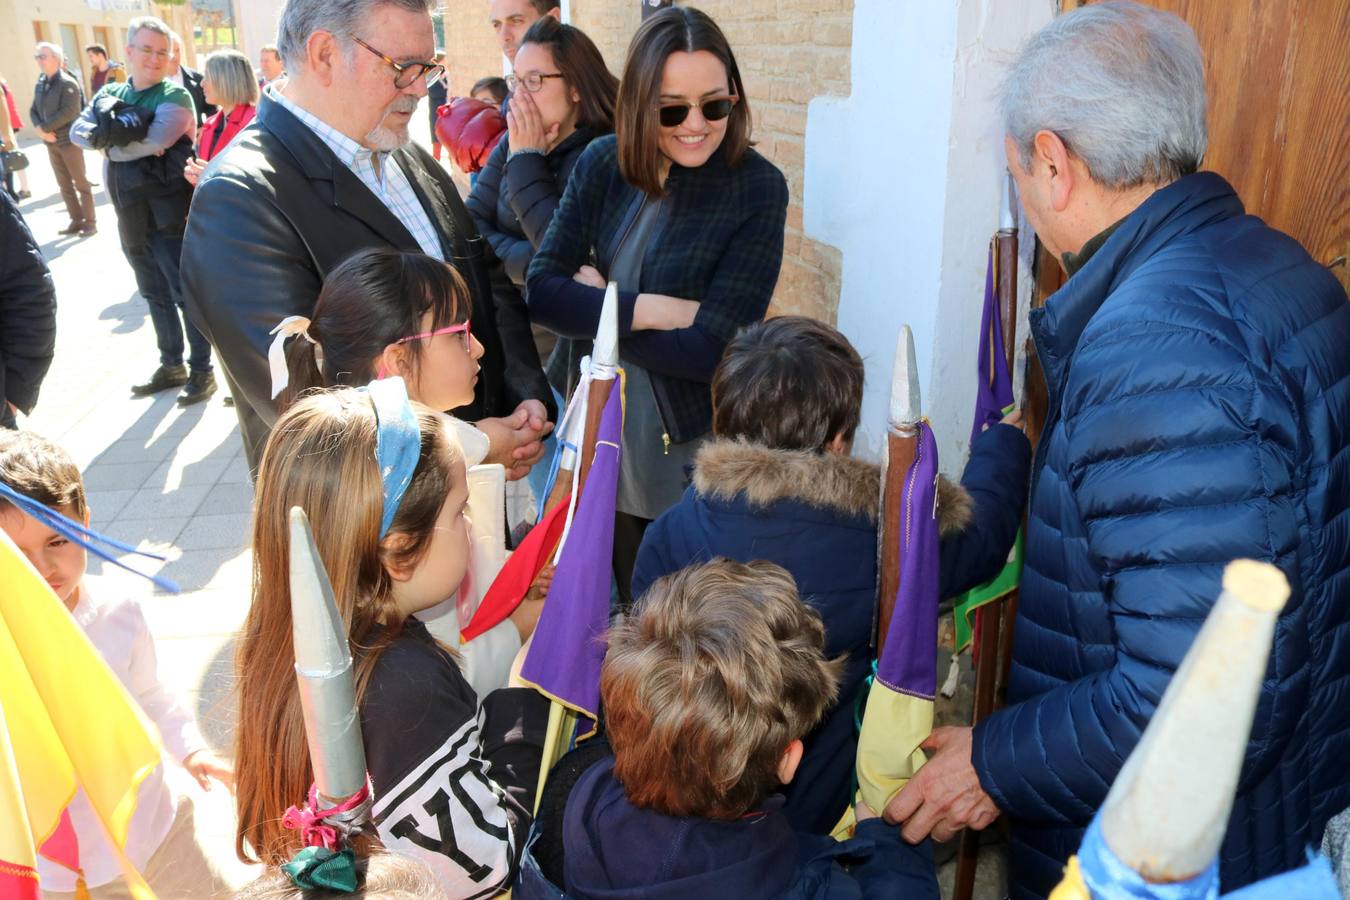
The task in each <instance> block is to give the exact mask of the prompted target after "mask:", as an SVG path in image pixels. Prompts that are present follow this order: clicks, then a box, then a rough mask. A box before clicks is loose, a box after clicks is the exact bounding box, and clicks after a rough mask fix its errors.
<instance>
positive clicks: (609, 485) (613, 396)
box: [521, 381, 623, 735]
mask: <svg viewBox="0 0 1350 900" xmlns="http://www.w3.org/2000/svg"><path fill="white" fill-rule="evenodd" d="M622 437H623V387H622V382H621V381H619V382H616V383H615V385H614V390H612V391H611V392H610V395H609V400H608V401H607V402H606V403H605V411H604V413H603V414H602V415H601V417H600V428H599V431H598V432H597V433H596V439H595V461H594V462H593V463H592V464H591V470H590V474H589V476H588V477H587V479H586V489H585V490H584V491H582V493H581V500H580V501H579V502H578V504H577V511H576V516H575V518H573V520H572V528H571V531H570V532H568V536H567V543H566V544H565V545H564V546H563V551H562V557H561V558H560V559H559V560H558V568H557V571H556V572H555V573H554V575H553V585H552V587H550V588H549V591H548V600H547V602H545V603H544V611H543V613H542V614H541V615H540V616H539V624H538V625H537V626H536V627H535V630H534V641H533V643H532V644H531V645H530V652H529V654H528V655H527V656H526V657H525V665H524V666H522V667H521V675H522V676H523V677H524V679H525V680H526V681H528V682H530V683H531V684H533V685H535V686H536V687H538V688H539V690H540V691H542V692H543V693H545V694H547V695H548V696H549V697H552V698H553V699H554V700H557V701H558V702H559V703H562V704H563V705H564V706H567V707H570V708H572V709H574V710H576V711H577V712H578V713H580V714H581V715H584V716H587V717H589V718H590V719H592V720H594V719H595V718H596V713H597V711H598V710H599V709H600V664H601V663H602V662H603V661H604V658H605V643H604V638H605V631H606V629H607V628H608V625H609V584H610V569H611V565H612V563H613V556H614V502H615V497H616V495H617V493H618V485H619V445H620V443H621V441H622ZM578 730H579V732H580V733H581V734H582V735H585V734H586V733H588V732H590V731H593V730H594V721H592V723H591V724H590V726H589V727H587V726H586V725H582V726H581V728H579V729H578Z"/></svg>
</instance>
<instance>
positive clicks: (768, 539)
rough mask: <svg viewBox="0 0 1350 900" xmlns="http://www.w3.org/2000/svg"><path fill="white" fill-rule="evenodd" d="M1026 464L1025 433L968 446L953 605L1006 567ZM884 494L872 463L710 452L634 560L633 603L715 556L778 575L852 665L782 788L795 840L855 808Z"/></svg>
mask: <svg viewBox="0 0 1350 900" xmlns="http://www.w3.org/2000/svg"><path fill="white" fill-rule="evenodd" d="M1030 465H1031V446H1030V444H1029V443H1028V442H1027V439H1026V436H1025V435H1024V434H1022V432H1020V431H1018V430H1017V429H1016V428H1013V427H1012V426H1010V425H995V426H994V427H993V428H990V429H989V430H988V431H986V432H984V433H983V434H981V435H980V436H979V438H977V439H976V441H975V444H974V446H973V447H972V448H971V455H970V462H969V463H968V464H967V465H966V470H965V473H964V474H963V476H962V479H961V485H962V487H963V488H965V490H964V491H962V490H961V489H960V488H957V487H955V486H954V485H949V484H947V482H946V481H945V480H944V481H943V482H942V483H941V484H940V486H939V487H940V489H939V491H938V516H939V519H940V520H941V523H942V530H943V535H944V536H943V540H942V545H941V553H940V556H941V588H940V589H941V591H942V595H943V596H944V597H950V596H953V595H955V594H959V593H961V592H963V591H965V590H968V589H970V588H972V587H974V586H975V585H978V584H981V583H982V582H985V581H988V580H989V579H990V578H992V577H993V576H994V575H995V574H997V572H998V570H999V568H1000V567H1001V566H1002V565H1003V563H1004V561H1005V560H1006V559H1007V557H1008V550H1009V548H1010V547H1012V543H1013V538H1014V537H1015V536H1016V534H1017V526H1018V524H1019V523H1020V522H1021V518H1022V506H1023V502H1024V500H1025V498H1026V492H1027V473H1028V470H1029V468H1030ZM880 495H881V470H880V468H879V467H878V466H877V465H875V464H874V463H869V462H866V461H864V460H860V459H853V458H851V457H846V456H836V455H833V454H818V453H810V452H802V451H785V450H773V449H770V448H767V447H763V446H758V445H755V444H748V443H738V442H735V441H712V442H710V443H708V444H705V445H704V446H703V447H702V448H701V449H700V450H699V455H698V458H697V463H696V467H695V470H694V484H693V486H692V487H690V488H689V489H688V490H687V491H686V492H685V495H684V497H683V499H681V500H680V502H679V503H678V504H676V505H675V506H673V507H671V508H670V509H669V510H667V511H666V512H665V513H664V514H662V515H661V517H660V518H658V519H657V520H656V521H655V522H653V523H652V524H651V526H650V527H649V528H648V529H647V532H646V534H645V535H644V537H643V539H642V547H641V549H640V550H639V551H638V556H637V563H636V567H635V569H634V572H633V596H634V597H640V596H641V595H642V594H643V593H645V592H646V590H647V588H648V587H650V586H651V584H652V582H653V581H655V580H656V579H657V578H660V577H661V576H663V575H668V574H670V573H671V572H675V571H677V570H679V569H682V568H684V567H685V566H687V565H690V564H692V563H698V562H706V561H707V560H709V559H712V558H713V557H715V556H726V557H730V558H731V559H735V560H739V561H740V562H750V561H751V560H756V559H764V560H768V561H770V562H774V563H777V564H778V565H780V566H783V567H784V568H786V569H787V570H788V571H789V572H791V573H792V576H793V578H794V579H795V580H796V582H797V589H798V590H799V591H800V592H801V595H802V599H803V600H805V601H806V602H807V603H808V604H810V605H811V607H812V608H814V609H815V610H816V611H817V612H818V613H820V617H821V620H822V621H823V622H824V623H825V642H826V646H825V650H826V653H827V655H829V656H831V657H834V656H839V655H845V656H846V657H847V661H846V663H845V667H844V673H843V677H842V679H841V680H840V685H839V700H838V702H837V703H836V704H835V706H834V707H833V708H831V709H830V710H829V711H827V712H826V713H825V717H824V718H823V719H822V720H821V722H820V724H819V725H818V726H816V728H815V729H814V730H813V731H812V732H811V733H810V734H809V735H807V736H806V739H805V744H806V752H805V754H804V755H803V756H802V761H801V766H800V768H799V769H798V773H797V778H796V779H794V780H793V782H792V784H790V785H788V786H787V789H786V790H785V791H784V793H785V794H786V795H787V807H786V809H785V810H784V811H785V812H786V814H787V817H788V821H789V822H790V823H791V824H792V827H793V828H795V829H797V830H799V831H809V832H814V833H817V834H823V833H826V832H828V831H829V830H830V829H831V828H833V827H834V825H835V823H837V822H838V821H839V816H840V815H841V814H842V813H843V811H844V809H845V808H846V807H847V806H848V804H849V802H850V800H851V787H852V783H853V769H854V758H855V757H856V756H857V748H858V736H857V732H856V730H855V728H854V725H853V714H854V703H855V701H856V700H857V697H858V691H859V689H860V687H861V685H862V682H863V679H864V678H865V677H866V676H867V673H868V671H870V669H871V641H872V619H873V615H874V611H875V609H876V594H877V525H876V509H877V498H878V497H879V496H880Z"/></svg>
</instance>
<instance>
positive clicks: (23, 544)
mask: <svg viewBox="0 0 1350 900" xmlns="http://www.w3.org/2000/svg"><path fill="white" fill-rule="evenodd" d="M0 481H2V482H4V483H5V484H6V485H8V486H9V487H11V488H13V489H14V490H15V491H17V492H19V493H21V494H24V495H25V496H27V497H29V498H31V499H33V500H36V501H37V502H39V503H42V504H43V505H45V506H48V507H50V508H52V509H54V510H56V511H57V512H59V513H61V514H62V515H65V516H66V517H68V518H71V519H74V520H76V521H82V522H84V523H85V524H88V522H89V508H88V504H87V503H86V500H85V495H84V482H83V481H82V480H81V478H80V472H79V469H77V468H76V467H75V464H74V462H73V461H72V460H71V459H70V456H69V455H68V454H67V453H66V452H65V451H64V450H62V449H61V448H60V447H58V446H57V445H55V444H53V443H51V442H50V441H47V440H45V439H43V438H40V437H38V436H37V435H34V434H32V433H30V432H0ZM0 529H4V531H5V533H6V534H8V535H9V537H10V538H11V539H12V540H13V541H14V543H15V544H16V545H17V546H18V548H19V549H20V550H21V551H22V552H23V554H24V556H26V557H27V558H28V560H29V562H31V563H32V564H33V567H34V568H36V569H37V571H38V573H39V574H40V575H42V577H43V578H44V579H46V581H47V584H48V585H49V586H50V587H51V589H52V591H53V592H54V593H55V594H56V596H57V597H58V598H60V600H61V602H62V603H64V604H65V606H66V608H67V609H68V610H70V612H71V615H72V616H74V618H75V621H76V622H77V623H79V625H80V627H81V628H83V629H84V633H85V635H86V636H88V638H89V640H90V642H91V643H92V644H93V645H94V647H95V648H96V649H97V650H98V652H99V653H100V654H101V655H102V656H103V659H104V661H105V662H107V664H108V667H109V668H110V669H112V670H113V672H115V673H116V674H117V677H118V678H120V679H121V681H122V684H123V685H124V686H125V687H126V689H127V692H128V693H130V694H131V696H133V697H134V698H136V701H137V702H138V703H140V705H141V709H142V710H143V711H144V712H145V714H146V716H147V717H148V718H149V719H150V720H151V721H152V722H154V723H155V725H156V726H157V727H158V728H159V732H160V737H161V739H162V741H163V743H164V748H165V751H166V752H167V753H168V754H169V756H170V757H172V758H173V759H174V760H176V761H179V762H181V764H182V766H183V768H184V769H186V770H187V771H188V772H189V774H191V775H192V776H193V777H194V778H195V779H196V780H197V782H198V784H200V785H201V786H202V787H203V788H205V789H208V790H209V789H210V786H211V780H212V779H215V780H216V781H219V782H221V783H222V784H224V785H226V786H227V787H228V786H233V782H234V772H233V770H232V769H231V768H230V765H229V764H228V763H226V762H224V761H223V760H221V759H219V758H217V757H216V756H215V754H213V753H211V751H210V750H208V749H207V747H206V742H205V741H203V740H202V736H201V733H200V732H199V731H198V730H197V724H196V722H195V721H194V720H193V717H192V713H191V712H189V711H188V710H187V709H186V708H185V707H184V706H183V705H182V703H181V702H180V701H179V699H178V697H176V696H175V695H174V694H173V693H172V692H171V691H169V690H168V689H167V688H166V687H165V686H164V685H163V684H162V683H161V682H160V680H159V676H158V673H157V671H156V662H155V642H154V638H153V637H152V636H151V634H150V629H149V627H148V626H147V625H146V621H145V616H144V614H143V613H142V612H141V608H140V606H139V605H138V604H137V603H136V601H134V600H129V599H115V598H107V597H96V596H94V594H93V592H92V591H90V589H89V586H88V585H87V584H86V582H85V578H84V574H85V564H86V556H85V550H84V548H83V547H81V546H80V545H79V544H76V543H74V542H72V541H69V540H67V539H66V538H64V537H63V536H61V535H60V534H57V533H56V532H54V531H52V530H51V529H50V528H48V527H47V526H46V525H44V524H42V523H41V522H39V521H38V520H36V519H34V518H31V517H30V516H28V515H27V514H25V513H23V512H21V511H19V510H18V509H15V508H14V507H13V506H12V505H10V504H9V503H6V502H5V501H3V500H0ZM137 797H138V802H137V805H136V813H135V815H134V816H133V817H132V820H131V826H130V829H129V830H128V835H127V848H126V849H127V858H128V859H129V860H130V861H131V863H132V864H133V865H134V866H136V868H137V870H138V871H140V873H141V875H142V876H143V877H144V878H145V879H146V882H147V883H148V884H149V885H150V887H151V889H152V890H154V891H155V893H156V894H158V895H159V896H161V897H183V896H194V897H197V896H203V897H204V896H212V895H213V894H216V893H222V892H224V891H225V890H226V887H225V885H224V882H222V881H221V880H220V878H219V876H218V875H217V874H216V873H215V872H214V870H213V869H212V868H211V867H210V865H209V863H208V862H207V860H206V857H205V855H204V854H203V853H202V851H201V849H200V847H198V846H197V842H196V838H195V835H194V825H193V817H192V816H193V813H192V810H193V805H192V799H191V798H190V797H188V796H179V795H178V793H177V792H176V791H174V790H173V788H172V786H171V785H170V783H169V782H168V780H167V779H166V778H165V772H164V767H163V766H162V765H161V766H159V767H157V768H156V769H155V770H154V771H153V772H152V773H151V774H150V775H149V776H147V777H146V779H145V780H144V781H143V782H142V783H141V787H140V790H139V792H138V794H137ZM67 812H68V813H69V816H70V822H71V826H72V827H73V829H74V832H75V836H76V838H77V840H78V842H79V857H80V868H81V872H80V873H76V872H73V871H71V870H70V869H67V868H65V867H64V866H61V865H59V864H57V863H55V862H53V861H51V860H48V859H46V858H45V857H42V856H39V857H38V875H39V879H40V884H41V888H42V892H43V896H44V897H54V898H59V897H65V896H71V897H74V896H75V895H76V890H77V888H78V886H79V881H80V880H83V881H84V883H85V886H86V887H87V889H88V891H89V895H90V897H91V898H111V897H124V896H129V894H128V893H127V888H126V885H125V882H124V881H123V880H122V868H121V865H120V863H119V861H118V858H117V854H116V851H115V849H114V848H113V847H112V845H111V844H109V843H108V840H107V838H106V837H105V835H104V832H103V829H102V826H101V825H100V824H99V822H98V819H97V817H96V814H95V813H94V810H93V808H92V807H91V806H90V805H89V802H88V800H87V799H86V797H85V795H84V792H83V791H79V792H77V793H76V795H75V799H74V800H72V801H71V803H70V806H69V807H67Z"/></svg>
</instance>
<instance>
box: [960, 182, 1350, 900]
mask: <svg viewBox="0 0 1350 900" xmlns="http://www.w3.org/2000/svg"><path fill="white" fill-rule="evenodd" d="M1031 331H1032V335H1033V336H1034V337H1035V339H1036V350H1037V355H1038V357H1039V358H1040V360H1041V365H1042V366H1043V367H1044V370H1045V381H1046V386H1047V387H1048V389H1049V394H1050V409H1049V416H1048V419H1047V422H1046V425H1045V429H1044V430H1043V431H1042V433H1041V440H1040V446H1039V448H1038V450H1037V458H1036V465H1035V469H1034V471H1033V474H1032V489H1031V505H1030V508H1029V512H1028V516H1027V534H1026V568H1025V570H1024V572H1023V575H1022V592H1021V599H1020V601H1019V603H1018V608H1017V625H1016V631H1015V632H1014V634H1015V636H1016V637H1015V643H1014V646H1013V659H1012V669H1011V673H1010V675H1009V677H1008V705H1007V706H1006V707H1005V708H1004V709H1002V710H1000V711H998V712H996V713H994V714H993V715H992V716H990V717H989V718H987V719H985V720H984V721H983V722H981V723H980V724H979V725H977V726H975V735H974V745H973V749H972V754H971V760H972V762H973V763H974V766H975V769H976V771H977V772H978V773H979V776H980V783H981V784H982V785H983V786H984V789H985V790H986V791H988V792H989V794H990V796H991V797H993V799H994V801H995V802H996V803H997V804H998V805H999V808H1001V809H1002V810H1003V811H1004V812H1005V813H1006V814H1008V816H1009V817H1010V818H1011V820H1012V834H1011V841H1010V845H1009V851H1008V865H1009V870H1010V879H1011V885H1010V887H1011V893H1012V896H1013V897H1014V898H1019V900H1020V898H1031V897H1042V896H1045V894H1046V892H1048V891H1049V890H1050V889H1051V888H1052V887H1054V885H1055V884H1056V883H1057V882H1058V881H1059V879H1060V877H1061V874H1062V867H1063V865H1064V863H1065V861H1066V860H1067V859H1068V858H1069V856H1070V854H1072V853H1074V852H1076V851H1077V848H1078V844H1079V841H1080V840H1081V838H1082V834H1083V829H1084V828H1085V827H1086V826H1087V825H1088V823H1089V821H1090V820H1091V819H1092V816H1093V813H1094V812H1095V811H1096V810H1097V809H1098V808H1099V807H1100V806H1101V804H1102V801H1103V800H1105V798H1106V794H1107V791H1108V790H1109V789H1110V787H1111V782H1112V780H1113V779H1114V778H1115V777H1116V775H1117V773H1118V772H1119V771H1120V767H1121V766H1122V765H1123V764H1124V762H1125V759H1126V758H1127V757H1128V756H1129V755H1130V752H1131V751H1132V750H1133V749H1134V748H1135V745H1136V744H1137V743H1138V741H1139V738H1140V735H1141V734H1142V733H1143V730H1144V727H1145V726H1146V725H1147V724H1148V722H1149V719H1150V718H1152V716H1153V713H1154V711H1155V709H1156V708H1157V705H1158V702H1159V701H1160V700H1161V698H1162V695H1163V691H1164V690H1166V688H1167V685H1168V683H1169V681H1170V680H1171V677H1172V673H1173V672H1174V671H1176V668H1177V666H1178V665H1179V664H1180V662H1181V659H1182V657H1184V656H1185V654H1186V651H1187V650H1188V649H1189V648H1190V646H1191V643H1192V641H1194V639H1195V635H1196V632H1197V631H1198V630H1199V629H1200V626H1201V624H1202V623H1203V622H1204V620H1205V616H1206V615H1207V614H1208V613H1209V611H1210V609H1211V608H1212V607H1213V605H1214V601H1215V599H1216V598H1217V597H1218V596H1219V590H1220V578H1221V575H1222V572H1223V567H1224V565H1225V564H1226V563H1227V562H1228V561H1229V560H1232V559H1236V558H1239V557H1248V558H1252V559H1260V560H1265V561H1267V562H1270V563H1273V564H1274V565H1276V566H1278V567H1279V568H1280V569H1282V570H1283V571H1284V573H1285V574H1286V575H1287V576H1288V578H1289V584H1290V587H1291V588H1292V593H1291V595H1290V597H1289V602H1288V603H1287V604H1286V605H1285V607H1284V610H1283V611H1282V612H1281V614H1280V618H1279V622H1278V623H1277V625H1276V628H1275V639H1274V647H1273V649H1272V651H1271V658H1270V664H1269V669H1268V671H1267V674H1266V677H1265V680H1264V681H1263V682H1262V685H1261V698H1260V703H1259V704H1258V706H1257V709H1256V718H1255V722H1254V723H1253V725H1252V731H1251V741H1250V743H1249V744H1248V746H1247V754H1246V760H1245V763H1244V766H1243V770H1242V775H1241V777H1240V778H1239V781H1238V786H1237V797H1236V801H1235V802H1234V805H1233V812H1232V815H1231V818H1230V819H1229V822H1228V830H1227V833H1226V835H1225V837H1224V842H1223V847H1222V849H1221V851H1220V856H1219V865H1220V879H1221V882H1222V887H1223V891H1224V892H1225V893H1227V892H1229V891H1233V890H1236V889H1237V888H1240V887H1242V886H1243V885H1245V884H1247V883H1249V882H1253V881H1257V880H1260V879H1263V878H1265V877H1267V876H1270V875H1274V874H1276V873H1278V872H1281V871H1284V870H1287V869H1292V868H1296V867H1298V866H1301V865H1303V863H1304V862H1306V859H1307V857H1306V855H1305V854H1306V852H1307V848H1308V847H1309V846H1317V844H1318V842H1319V841H1320V840H1321V835H1322V828H1323V826H1324V825H1325V824H1326V822H1327V820H1328V819H1329V818H1330V817H1331V816H1333V815H1335V814H1336V813H1338V812H1340V811H1341V810H1342V809H1344V808H1345V807H1346V806H1350V765H1347V763H1346V760H1347V759H1350V702H1347V688H1348V687H1350V488H1348V487H1347V486H1348V485H1350V304H1347V303H1346V297H1345V291H1344V290H1343V289H1342V288H1341V286H1340V285H1339V284H1337V282H1336V278H1335V277H1334V276H1333V275H1332V274H1331V273H1330V272H1328V271H1327V270H1326V268H1325V267H1323V266H1322V265H1320V264H1318V263H1317V261H1316V260H1313V259H1311V258H1310V257H1309V256H1308V254H1307V252H1305V251H1304V249H1303V248H1302V247H1300V246H1299V245H1298V243H1297V242H1295V241H1294V240H1293V239H1292V238H1290V237H1288V236H1287V235H1283V234H1280V233H1279V232H1277V231H1274V230H1273V229H1271V228H1268V227H1266V225H1265V224H1264V223H1263V222H1261V220H1260V219H1257V218H1256V217H1254V216H1248V215H1245V214H1244V212H1243V208H1242V202H1241V201H1240V200H1239V199H1238V197H1237V195H1236V194H1235V193H1234V192H1233V189H1232V188H1231V187H1230V186H1229V185H1228V184H1227V182H1225V181H1224V180H1223V179H1222V178H1220V177H1219V176H1218V175H1215V174H1213V173H1212V172H1201V173H1199V174H1196V175H1190V176H1187V177H1185V178H1182V179H1180V180H1178V181H1176V182H1174V183H1172V184H1170V185H1168V186H1167V187H1164V188H1161V189H1159V190H1158V191H1156V192H1155V193H1154V194H1153V195H1152V196H1151V197H1149V198H1148V199H1147V200H1145V201H1144V203H1143V204H1142V205H1140V206H1139V207H1138V208H1137V209H1136V210H1135V211H1134V212H1132V213H1130V215H1129V216H1127V217H1126V218H1125V219H1124V221H1123V222H1122V223H1121V224H1120V225H1119V227H1117V228H1116V230H1115V231H1114V232H1113V233H1112V234H1111V236H1110V238H1108V239H1107V240H1106V242H1105V243H1104V244H1103V245H1102V247H1101V248H1100V249H1099V250H1097V251H1096V253H1095V254H1093V255H1092V256H1091V258H1089V259H1088V260H1087V262H1086V263H1085V264H1084V265H1083V267H1082V268H1081V269H1079V270H1078V271H1077V272H1076V273H1074V275H1073V277H1071V278H1070V279H1069V280H1068V282H1067V283H1066V284H1065V285H1064V287H1062V288H1060V290H1059V291H1058V292H1057V293H1056V294H1055V295H1054V296H1052V297H1050V298H1049V300H1047V301H1046V304H1045V307H1044V308H1043V309H1041V310H1035V311H1033V312H1032V314H1031Z"/></svg>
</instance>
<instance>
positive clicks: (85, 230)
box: [80, 222, 98, 237]
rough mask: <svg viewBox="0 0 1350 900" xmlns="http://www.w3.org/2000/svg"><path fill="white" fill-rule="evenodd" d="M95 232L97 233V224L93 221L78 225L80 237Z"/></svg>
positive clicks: (94, 233)
mask: <svg viewBox="0 0 1350 900" xmlns="http://www.w3.org/2000/svg"><path fill="white" fill-rule="evenodd" d="M96 234H98V226H96V225H95V224H94V223H93V222H85V223H84V225H82V226H81V227H80V237H93V236H94V235H96Z"/></svg>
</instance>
